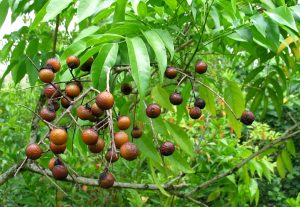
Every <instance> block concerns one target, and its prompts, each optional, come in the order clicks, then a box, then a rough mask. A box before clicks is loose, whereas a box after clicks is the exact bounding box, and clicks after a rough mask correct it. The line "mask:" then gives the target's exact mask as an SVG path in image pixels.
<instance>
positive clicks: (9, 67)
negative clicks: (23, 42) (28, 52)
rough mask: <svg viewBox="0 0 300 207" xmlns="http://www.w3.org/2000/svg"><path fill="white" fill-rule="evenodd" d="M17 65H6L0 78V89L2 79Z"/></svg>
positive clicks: (13, 62)
mask: <svg viewBox="0 0 300 207" xmlns="http://www.w3.org/2000/svg"><path fill="white" fill-rule="evenodd" d="M16 64H17V61H11V62H10V64H9V65H8V67H7V68H6V70H5V71H4V73H3V75H2V76H1V79H0V88H1V87H2V84H3V81H4V78H5V77H6V76H7V75H8V74H9V73H10V71H11V69H12V68H13V67H15V65H16Z"/></svg>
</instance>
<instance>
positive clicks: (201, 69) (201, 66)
mask: <svg viewBox="0 0 300 207" xmlns="http://www.w3.org/2000/svg"><path fill="white" fill-rule="evenodd" d="M195 71H196V72H197V73H199V74H203V73H205V72H206V71H207V64H206V63H205V62H202V61H199V62H197V63H196V65H195Z"/></svg>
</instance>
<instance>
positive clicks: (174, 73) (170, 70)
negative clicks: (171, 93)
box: [165, 67, 177, 79]
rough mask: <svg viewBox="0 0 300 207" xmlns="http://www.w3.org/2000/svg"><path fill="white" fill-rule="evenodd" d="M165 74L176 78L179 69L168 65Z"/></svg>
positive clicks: (170, 77)
mask: <svg viewBox="0 0 300 207" xmlns="http://www.w3.org/2000/svg"><path fill="white" fill-rule="evenodd" d="M165 76H166V77H167V78H169V79H174V78H175V77H176V76H177V69H176V68H174V67H168V68H167V69H166V71H165Z"/></svg>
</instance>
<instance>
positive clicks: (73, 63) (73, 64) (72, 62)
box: [66, 56, 80, 69]
mask: <svg viewBox="0 0 300 207" xmlns="http://www.w3.org/2000/svg"><path fill="white" fill-rule="evenodd" d="M66 62H67V65H68V67H69V68H71V69H75V68H77V67H78V66H79V65H80V60H79V58H78V57H76V56H69V57H68V58H67V60H66Z"/></svg>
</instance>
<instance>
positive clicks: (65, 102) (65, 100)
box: [60, 96, 73, 108]
mask: <svg viewBox="0 0 300 207" xmlns="http://www.w3.org/2000/svg"><path fill="white" fill-rule="evenodd" d="M72 101H73V98H71V97H69V96H64V97H62V98H61V100H60V103H61V105H62V107H64V108H68V107H69V106H70V105H71V102H72Z"/></svg>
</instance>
